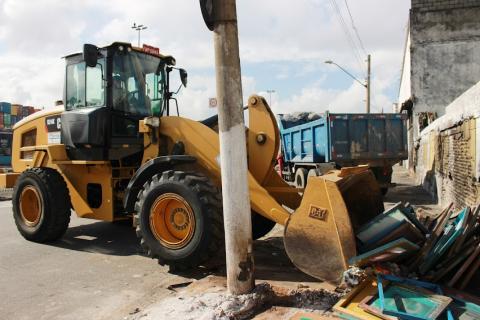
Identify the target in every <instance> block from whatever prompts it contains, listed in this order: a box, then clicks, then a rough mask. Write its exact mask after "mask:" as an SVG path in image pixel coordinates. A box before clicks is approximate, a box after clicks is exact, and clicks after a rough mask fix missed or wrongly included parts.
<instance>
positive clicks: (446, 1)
mask: <svg viewBox="0 0 480 320" xmlns="http://www.w3.org/2000/svg"><path fill="white" fill-rule="evenodd" d="M477 6H480V0H412V9H413V10H419V11H434V10H448V9H457V8H469V7H477Z"/></svg>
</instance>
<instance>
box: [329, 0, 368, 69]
mask: <svg viewBox="0 0 480 320" xmlns="http://www.w3.org/2000/svg"><path fill="white" fill-rule="evenodd" d="M330 4H331V6H332V8H333V11H334V13H335V14H336V17H337V19H338V21H339V23H340V26H341V28H342V29H343V32H344V34H345V36H346V38H347V42H348V44H349V45H350V48H351V49H352V53H353V56H354V57H355V59H356V60H357V63H358V65H359V66H360V68H363V64H362V59H361V58H360V53H359V49H358V46H357V44H356V43H355V41H354V39H353V37H352V35H351V33H350V30H349V28H348V26H347V24H346V22H345V19H344V18H343V15H342V12H341V11H340V8H339V7H338V5H337V2H336V0H331V1H330Z"/></svg>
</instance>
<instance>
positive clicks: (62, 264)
mask: <svg viewBox="0 0 480 320" xmlns="http://www.w3.org/2000/svg"><path fill="white" fill-rule="evenodd" d="M139 252H141V248H140V246H139V245H138V241H137V239H136V237H135V232H134V230H133V228H131V227H130V226H127V225H116V224H112V223H105V222H96V221H92V220H86V219H79V218H76V217H74V215H72V222H71V224H70V228H69V230H68V231H67V233H66V235H65V236H64V237H63V239H62V240H61V241H59V242H56V243H54V244H48V245H45V244H37V243H33V242H29V241H26V240H24V239H23V238H22V237H21V236H20V234H19V233H18V232H17V229H16V227H15V224H14V222H13V218H12V209H11V204H10V202H9V201H3V202H0V319H18V320H20V319H35V320H37V319H122V318H123V317H124V316H126V315H128V314H129V313H131V312H134V310H135V308H137V307H140V308H142V307H143V306H144V305H148V304H150V303H152V302H153V301H155V300H158V299H161V298H162V297H164V296H167V295H169V294H172V292H171V291H170V290H167V289H166V287H167V286H168V285H170V284H174V283H179V282H184V281H186V280H185V279H184V278H182V277H179V276H176V275H173V274H170V273H168V272H167V271H168V268H165V267H161V266H159V265H158V264H157V263H156V261H155V260H151V259H149V258H147V257H144V256H142V255H141V254H139Z"/></svg>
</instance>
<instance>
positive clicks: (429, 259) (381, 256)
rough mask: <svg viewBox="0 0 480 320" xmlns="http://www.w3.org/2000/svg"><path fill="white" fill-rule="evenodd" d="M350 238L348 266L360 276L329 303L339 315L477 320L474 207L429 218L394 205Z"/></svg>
mask: <svg viewBox="0 0 480 320" xmlns="http://www.w3.org/2000/svg"><path fill="white" fill-rule="evenodd" d="M355 234H356V240H357V247H358V251H359V252H360V254H359V255H357V256H355V257H353V258H351V259H350V261H349V263H350V265H352V266H355V267H356V268H362V269H363V270H364V273H363V277H362V279H361V280H360V281H359V284H358V285H357V286H356V287H355V288H354V289H353V290H352V291H351V292H350V293H349V294H348V295H347V296H345V297H344V298H343V299H341V300H340V301H339V302H338V303H337V304H336V305H335V307H334V310H335V311H336V312H337V313H339V314H340V315H341V316H342V317H344V318H348V319H448V320H451V319H480V299H479V298H477V297H475V296H474V295H472V294H471V293H472V290H473V291H475V290H477V291H478V288H479V286H478V285H475V284H473V283H472V282H473V280H472V279H475V278H476V276H478V274H477V272H478V270H479V267H480V207H476V208H469V207H466V208H463V209H462V210H458V211H455V210H452V205H450V206H449V207H448V208H446V209H445V210H444V211H443V212H442V213H441V214H440V215H439V216H438V217H436V218H435V219H428V218H422V219H419V218H418V217H417V215H416V213H415V210H414V209H413V208H412V207H411V206H410V205H408V204H407V205H403V204H402V203H398V204H396V205H395V206H393V207H392V208H390V209H388V210H386V211H385V212H383V213H382V214H380V215H378V216H377V217H375V218H374V219H373V220H372V221H370V222H369V223H367V224H365V225H364V226H362V227H361V228H359V229H358V230H356V232H355ZM356 270H358V269H356ZM346 278H348V274H346ZM463 290H467V291H469V293H467V292H465V291H463ZM473 293H475V294H478V292H473Z"/></svg>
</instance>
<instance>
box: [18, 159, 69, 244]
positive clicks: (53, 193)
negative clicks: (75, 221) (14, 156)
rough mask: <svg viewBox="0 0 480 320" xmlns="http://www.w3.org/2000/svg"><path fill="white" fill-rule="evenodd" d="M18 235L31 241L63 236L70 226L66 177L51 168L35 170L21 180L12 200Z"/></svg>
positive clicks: (24, 175) (27, 172)
mask: <svg viewBox="0 0 480 320" xmlns="http://www.w3.org/2000/svg"><path fill="white" fill-rule="evenodd" d="M12 203H13V218H14V220H15V224H16V225H17V229H18V231H19V232H20V233H21V234H22V236H23V237H24V238H25V239H27V240H30V241H35V242H48V241H54V240H57V239H58V238H60V237H61V236H63V234H64V233H65V231H66V230H67V228H68V224H69V223H70V214H71V212H70V195H69V193H68V187H67V184H66V183H65V180H63V177H62V176H61V175H60V173H58V171H56V170H54V169H51V168H33V169H28V170H26V171H24V172H23V173H22V174H21V175H20V177H18V179H17V182H16V183H15V187H14V189H13V196H12Z"/></svg>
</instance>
